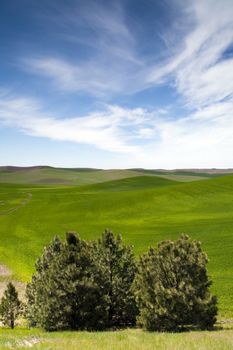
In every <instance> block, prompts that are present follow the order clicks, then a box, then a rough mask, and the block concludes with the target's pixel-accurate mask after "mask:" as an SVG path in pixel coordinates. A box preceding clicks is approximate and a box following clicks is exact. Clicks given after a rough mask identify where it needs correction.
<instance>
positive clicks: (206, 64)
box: [0, 0, 233, 168]
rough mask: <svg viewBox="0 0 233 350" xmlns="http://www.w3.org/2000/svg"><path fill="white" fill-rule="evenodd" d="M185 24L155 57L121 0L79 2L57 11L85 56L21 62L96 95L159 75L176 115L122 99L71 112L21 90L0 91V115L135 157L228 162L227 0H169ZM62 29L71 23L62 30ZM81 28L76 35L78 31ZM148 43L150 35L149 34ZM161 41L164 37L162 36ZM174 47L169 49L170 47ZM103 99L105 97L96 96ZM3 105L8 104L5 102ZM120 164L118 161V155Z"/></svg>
mask: <svg viewBox="0 0 233 350" xmlns="http://www.w3.org/2000/svg"><path fill="white" fill-rule="evenodd" d="M178 5H179V6H182V7H183V14H186V16H187V18H184V19H183V21H184V22H185V26H184V28H185V31H182V30H181V32H182V35H181V36H180V37H179V40H177V37H176V36H175V35H174V37H173V36H172V38H176V41H175V42H174V41H172V40H166V38H165V39H164V40H165V41H166V45H165V46H164V48H163V50H164V52H163V53H164V54H163V56H164V58H163V60H162V61H161V60H160V63H158V62H157V60H156V50H155V51H154V52H153V54H154V60H153V59H151V57H152V56H153V55H151V56H150V59H148V58H147V57H145V56H144V55H143V54H142V52H141V51H140V45H139V43H138V41H137V36H136V35H135V33H134V32H133V29H132V25H129V23H128V20H127V16H126V15H125V13H124V10H123V7H120V6H119V7H107V8H103V7H101V6H99V5H95V8H94V9H95V10H94V11H92V12H90V11H89V12H88V11H87V10H86V9H85V8H84V9H82V11H81V12H80V13H79V16H78V17H77V14H76V13H75V11H74V13H67V14H65V16H63V17H62V18H63V23H62V25H63V27H64V26H65V27H67V28H69V30H67V31H63V35H64V37H65V40H68V41H72V42H74V43H75V42H77V43H80V42H82V40H83V44H84V45H87V46H89V47H91V50H92V53H93V54H92V55H90V53H89V54H88V55H87V57H83V58H80V57H78V58H77V60H75V55H74V57H73V58H72V61H71V60H68V59H67V58H66V57H65V56H62V55H57V56H56V57H55V56H52V55H51V56H50V55H49V56H48V55H45V56H36V55H35V56H33V57H32V56H31V57H30V58H27V59H24V61H23V62H24V65H26V68H25V67H24V68H25V69H27V70H28V71H30V72H31V73H33V74H35V73H36V74H38V75H44V76H45V77H47V78H49V81H51V82H52V83H53V85H54V86H56V88H57V89H58V90H62V91H65V92H68V93H69V92H83V93H87V94H92V95H95V96H97V98H98V99H99V100H101V97H103V96H104V97H106V96H107V97H110V100H113V101H114V96H118V95H124V94H132V95H133V94H134V93H135V92H138V91H142V90H145V89H147V88H149V87H155V86H158V85H159V84H164V85H169V86H172V87H173V88H174V90H175V91H176V92H177V93H178V96H179V99H180V102H181V103H182V105H183V108H184V113H183V114H182V116H180V115H179V114H176V112H173V111H172V109H170V110H169V113H167V114H163V113H161V112H160V111H159V109H158V108H156V106H155V107H154V110H152V111H151V110H150V111H149V110H147V109H146V108H137V107H135V108H124V107H121V106H120V105H119V103H118V104H114V103H111V104H110V103H109V104H107V105H105V107H104V108H102V110H98V111H93V112H92V113H90V114H87V115H81V116H75V117H73V116H62V118H58V117H57V111H54V115H52V116H51V115H47V113H46V112H44V108H43V106H41V105H40V104H38V102H36V101H31V100H30V99H28V100H27V98H26V99H25V98H24V99H23V98H19V99H18V98H14V97H12V96H11V97H6V96H5V97H4V98H3V99H2V101H1V103H0V121H1V123H4V124H5V125H9V126H14V127H17V128H19V129H20V130H21V131H23V132H24V133H27V134H30V135H34V136H42V137H47V138H51V139H55V140H63V141H71V142H76V143H84V144H91V145H94V146H95V147H97V148H99V149H102V150H107V151H111V152H117V153H125V154H129V157H130V158H131V160H132V159H135V166H139V165H140V166H145V167H170V168H171V167H174V168H176V167H217V166H218V167H229V166H232V155H231V149H232V148H233V141H232V139H233V138H232V133H233V112H232V111H233V58H232V44H233V22H232V18H233V6H232V1H231V0H224V1H223V2H221V3H220V2H219V1H217V0H206V1H205V2H203V1H201V0H197V1H188V2H186V1H179V2H178ZM70 29H71V30H70ZM80 30H84V32H85V35H84V36H83V35H81V36H79V31H80ZM151 45H153V41H152V40H151ZM170 45H171V46H170ZM174 47H175V49H174ZM103 100H105V98H104V99H103ZM9 106H10V107H9ZM123 166H126V167H127V164H124V165H123Z"/></svg>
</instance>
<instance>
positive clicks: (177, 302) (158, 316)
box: [134, 235, 217, 331]
mask: <svg viewBox="0 0 233 350" xmlns="http://www.w3.org/2000/svg"><path fill="white" fill-rule="evenodd" d="M207 262H208V259H207V255H206V254H205V253H204V252H203V251H202V249H201V245H200V242H197V241H191V240H190V238H189V237H188V236H185V235H182V236H181V238H180V239H178V240H177V241H164V242H161V243H160V244H159V245H158V248H157V249H153V248H151V249H150V250H149V252H148V253H147V254H144V255H142V257H141V259H140V263H139V266H138V273H137V276H136V278H135V282H134V291H135V297H136V301H137V305H138V307H139V311H140V315H139V318H138V322H139V324H140V325H142V326H143V327H144V328H146V329H148V330H152V331H154V330H176V329H178V328H179V327H180V326H181V327H182V326H189V325H195V326H199V327H201V328H203V329H204V328H210V327H212V326H213V325H214V323H215V321H216V314H217V306H216V303H217V300H216V297H215V296H212V295H211V293H210V291H209V287H210V285H211V281H210V280H209V279H208V275H207V270H206V264H207Z"/></svg>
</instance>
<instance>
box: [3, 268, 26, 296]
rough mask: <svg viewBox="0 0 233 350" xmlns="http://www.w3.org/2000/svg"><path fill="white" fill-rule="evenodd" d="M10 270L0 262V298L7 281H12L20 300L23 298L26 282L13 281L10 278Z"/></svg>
mask: <svg viewBox="0 0 233 350" xmlns="http://www.w3.org/2000/svg"><path fill="white" fill-rule="evenodd" d="M11 276H12V272H11V270H10V269H9V268H8V267H6V266H5V265H3V264H0V299H1V298H2V296H3V293H4V291H5V289H6V286H7V283H8V282H12V283H13V284H14V286H15V288H16V289H17V292H18V294H19V298H20V299H21V300H25V290H26V284H25V283H23V282H20V281H15V280H13V279H12V278H11Z"/></svg>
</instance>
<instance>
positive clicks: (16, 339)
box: [0, 329, 233, 350]
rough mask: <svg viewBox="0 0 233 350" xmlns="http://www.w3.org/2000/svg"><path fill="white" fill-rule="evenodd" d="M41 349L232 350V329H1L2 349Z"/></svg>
mask: <svg viewBox="0 0 233 350" xmlns="http://www.w3.org/2000/svg"><path fill="white" fill-rule="evenodd" d="M28 348H32V349H38V350H64V349H69V350H76V349H81V350H109V349H111V350H155V349H156V350H186V349H187V350H232V349H233V330H232V329H225V330H219V331H211V332H208V331H205V332H199V331H196V332H187V333H178V334H172V333H148V332H144V331H142V330H137V329H136V330H123V331H116V332H93V333H91V332H57V333H46V332H43V331H40V330H28V329H15V330H13V331H12V330H8V329H1V330H0V349H1V350H7V349H18V350H23V349H28Z"/></svg>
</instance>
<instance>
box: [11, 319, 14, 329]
mask: <svg viewBox="0 0 233 350" xmlns="http://www.w3.org/2000/svg"><path fill="white" fill-rule="evenodd" d="M14 327H15V322H14V320H13V319H11V329H14Z"/></svg>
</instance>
